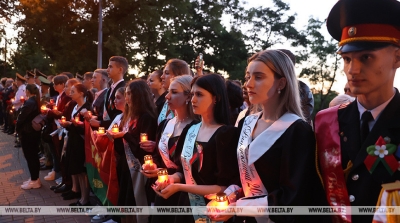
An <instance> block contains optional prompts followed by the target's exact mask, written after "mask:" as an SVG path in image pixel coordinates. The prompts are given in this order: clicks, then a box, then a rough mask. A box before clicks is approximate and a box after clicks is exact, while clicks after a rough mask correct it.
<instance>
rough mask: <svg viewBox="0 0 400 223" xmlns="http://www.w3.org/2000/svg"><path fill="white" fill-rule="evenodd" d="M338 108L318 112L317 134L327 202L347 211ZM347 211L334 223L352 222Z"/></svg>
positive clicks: (348, 202) (334, 220) (348, 203)
mask: <svg viewBox="0 0 400 223" xmlns="http://www.w3.org/2000/svg"><path fill="white" fill-rule="evenodd" d="M338 108H339V106H335V107H332V108H328V109H325V110H322V111H320V112H318V114H317V115H316V117H315V134H316V140H317V151H318V158H319V164H320V170H321V175H322V180H323V183H324V188H325V194H326V197H327V200H328V202H329V204H330V205H331V206H332V207H337V208H339V207H342V208H343V209H346V207H348V206H350V201H349V195H348V192H347V188H346V181H345V179H344V173H343V169H342V157H341V150H340V137H339V122H338ZM343 209H342V210H343ZM347 211H348V212H342V213H340V214H339V213H338V214H337V215H334V216H333V222H335V223H336V222H338V223H339V222H340V223H341V222H346V223H347V222H351V213H350V211H349V210H347Z"/></svg>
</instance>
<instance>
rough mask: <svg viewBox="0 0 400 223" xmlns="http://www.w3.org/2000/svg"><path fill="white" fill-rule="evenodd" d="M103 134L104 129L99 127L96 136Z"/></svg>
mask: <svg viewBox="0 0 400 223" xmlns="http://www.w3.org/2000/svg"><path fill="white" fill-rule="evenodd" d="M104 133H105V129H104V127H99V130H98V131H97V134H104Z"/></svg>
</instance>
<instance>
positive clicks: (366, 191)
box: [338, 89, 400, 223]
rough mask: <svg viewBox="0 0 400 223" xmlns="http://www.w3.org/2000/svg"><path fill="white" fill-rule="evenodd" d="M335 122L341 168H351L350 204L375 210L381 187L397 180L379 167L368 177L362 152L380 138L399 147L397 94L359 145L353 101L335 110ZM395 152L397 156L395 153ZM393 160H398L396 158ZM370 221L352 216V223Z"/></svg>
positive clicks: (348, 182) (397, 175)
mask: <svg viewBox="0 0 400 223" xmlns="http://www.w3.org/2000/svg"><path fill="white" fill-rule="evenodd" d="M338 121H339V131H340V133H339V134H340V144H341V155H342V167H343V169H346V168H347V164H348V163H349V161H351V163H352V164H353V166H352V168H351V169H350V172H349V175H348V177H347V179H346V185H347V190H348V194H349V199H350V204H351V205H352V206H375V205H376V203H377V200H378V196H379V193H380V191H381V188H382V186H381V184H383V183H389V182H394V181H395V180H400V172H399V171H398V170H396V171H395V172H394V174H393V175H390V174H389V172H388V171H387V170H386V168H385V167H384V166H383V164H382V163H379V164H378V166H377V167H376V169H375V171H374V172H373V173H370V172H369V171H368V169H367V168H366V166H365V164H364V160H365V159H366V157H367V155H368V154H367V150H366V149H367V147H368V146H370V145H374V144H375V143H376V141H377V140H378V138H379V137H380V136H382V138H385V137H389V138H390V141H391V142H390V143H391V144H394V145H396V147H398V146H399V144H400V94H399V92H398V91H397V89H396V94H395V96H394V97H393V99H392V100H391V101H390V102H389V104H388V105H387V106H386V108H385V109H384V110H383V111H382V112H381V114H380V115H379V118H378V120H377V121H376V122H375V125H374V126H373V128H372V129H371V131H370V133H369V135H368V137H367V139H366V140H365V142H364V143H363V144H361V142H360V141H361V139H360V131H361V130H360V114H359V111H358V107H357V102H356V101H354V102H352V103H351V104H349V105H348V106H347V107H345V108H343V109H339V110H338ZM397 150H399V149H397ZM396 152H397V153H399V151H396ZM396 152H395V154H396ZM395 157H396V156H395ZM396 159H397V160H400V159H399V157H396ZM372 218H373V216H372V215H353V216H352V222H353V223H354V222H355V223H357V222H372Z"/></svg>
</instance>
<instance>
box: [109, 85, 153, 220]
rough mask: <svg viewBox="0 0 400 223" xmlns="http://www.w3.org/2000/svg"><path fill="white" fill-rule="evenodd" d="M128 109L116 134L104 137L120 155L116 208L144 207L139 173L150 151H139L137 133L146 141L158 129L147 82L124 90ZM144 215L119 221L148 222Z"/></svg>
mask: <svg viewBox="0 0 400 223" xmlns="http://www.w3.org/2000/svg"><path fill="white" fill-rule="evenodd" d="M125 102H126V104H127V106H126V107H125V110H124V112H123V116H122V120H121V122H120V124H119V132H113V131H112V130H107V135H108V136H109V137H111V138H113V139H114V149H115V152H116V153H117V155H118V156H119V160H118V167H117V168H118V169H117V173H118V183H119V195H118V206H147V205H148V202H147V197H146V193H145V183H146V177H145V176H144V175H143V174H141V173H140V169H141V165H142V164H143V158H144V156H145V155H149V154H151V153H152V151H151V150H148V151H147V150H146V148H141V146H140V134H141V133H146V134H147V137H148V139H149V140H155V135H156V130H157V116H156V108H155V105H154V102H153V99H152V94H151V91H150V88H149V86H148V85H147V83H146V81H144V80H142V79H136V80H133V81H131V82H129V84H128V85H127V86H126V88H125ZM147 220H148V216H146V215H136V216H135V215H127V216H123V217H121V221H122V222H147Z"/></svg>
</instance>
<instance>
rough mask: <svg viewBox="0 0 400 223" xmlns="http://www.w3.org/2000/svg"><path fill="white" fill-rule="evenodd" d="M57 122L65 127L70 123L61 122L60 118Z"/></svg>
mask: <svg viewBox="0 0 400 223" xmlns="http://www.w3.org/2000/svg"><path fill="white" fill-rule="evenodd" d="M58 122H59V123H60V125H61V126H62V127H64V128H66V127H68V126H70V125H71V124H72V123H71V122H68V121H65V122H62V121H61V120H58Z"/></svg>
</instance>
